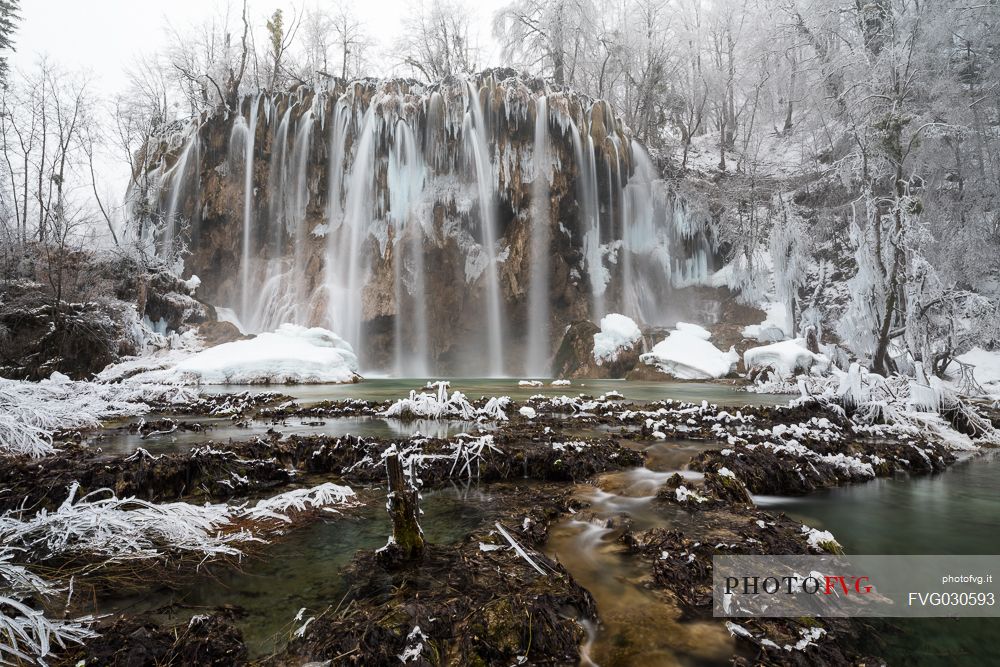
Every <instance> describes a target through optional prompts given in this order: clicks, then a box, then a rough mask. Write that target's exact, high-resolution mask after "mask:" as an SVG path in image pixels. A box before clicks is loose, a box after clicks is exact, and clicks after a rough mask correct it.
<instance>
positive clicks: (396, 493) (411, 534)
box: [385, 451, 424, 560]
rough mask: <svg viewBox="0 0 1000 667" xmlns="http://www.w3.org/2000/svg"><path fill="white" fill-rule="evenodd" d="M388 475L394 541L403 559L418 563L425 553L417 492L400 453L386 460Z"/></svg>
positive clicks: (393, 453) (387, 457)
mask: <svg viewBox="0 0 1000 667" xmlns="http://www.w3.org/2000/svg"><path fill="white" fill-rule="evenodd" d="M385 468H386V472H387V473H388V475H389V516H390V518H391V519H392V540H393V542H394V544H395V547H396V549H395V550H396V551H397V553H398V555H399V557H400V558H402V559H403V560H417V559H419V558H421V557H422V556H423V553H424V534H423V531H422V530H420V524H419V523H418V522H417V513H418V511H419V510H418V508H417V490H416V489H415V488H412V487H410V486H409V485H408V484H407V483H406V478H405V477H404V475H403V466H402V464H401V463H400V462H399V454H397V453H396V452H395V451H394V452H392V453H391V454H389V455H388V456H386V457H385Z"/></svg>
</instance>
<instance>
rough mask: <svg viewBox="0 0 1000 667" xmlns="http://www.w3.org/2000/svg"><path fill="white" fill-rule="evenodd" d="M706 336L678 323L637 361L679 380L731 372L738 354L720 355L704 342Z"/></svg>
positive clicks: (698, 329)
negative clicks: (674, 328)
mask: <svg viewBox="0 0 1000 667" xmlns="http://www.w3.org/2000/svg"><path fill="white" fill-rule="evenodd" d="M708 337H709V334H708V332H707V331H706V330H705V329H703V328H702V327H699V326H697V325H693V324H687V323H685V322H679V323H678V324H677V328H676V330H675V331H672V332H670V335H669V336H667V337H666V338H665V339H664V340H662V341H660V342H659V343H657V344H656V345H655V346H653V349H652V351H650V352H648V353H646V354H644V355H642V356H641V357H640V360H641V361H642V362H643V363H645V364H647V365H649V366H655V367H656V368H657V369H658V370H660V371H662V372H664V373H667V374H669V375H672V376H674V377H675V378H679V379H682V380H708V379H712V378H720V377H723V376H725V375H728V374H729V373H730V372H732V370H733V368H734V367H735V366H736V363H737V362H738V361H739V359H740V357H739V354H737V353H736V351H735V350H733V349H730V350H729V351H728V352H723V351H722V350H720V349H719V348H717V347H715V346H714V345H712V343H711V342H709V340H708Z"/></svg>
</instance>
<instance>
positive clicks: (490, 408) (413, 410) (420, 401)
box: [385, 382, 510, 421]
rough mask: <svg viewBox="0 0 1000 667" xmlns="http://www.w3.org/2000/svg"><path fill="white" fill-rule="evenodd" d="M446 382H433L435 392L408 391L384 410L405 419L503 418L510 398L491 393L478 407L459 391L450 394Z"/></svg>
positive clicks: (386, 414) (389, 414)
mask: <svg viewBox="0 0 1000 667" xmlns="http://www.w3.org/2000/svg"><path fill="white" fill-rule="evenodd" d="M448 387H449V383H447V382H436V383H434V384H433V388H434V390H435V393H429V392H426V391H422V392H419V393H417V392H416V391H411V392H410V395H409V397H407V398H401V399H399V400H398V401H396V402H395V403H393V404H392V405H390V406H389V407H388V408H387V409H386V411H385V416H386V417H400V418H404V419H418V418H430V419H462V420H483V421H487V420H488V421H506V420H507V413H506V409H507V407H508V406H509V405H510V398H508V397H506V396H500V397H496V396H494V397H492V398H490V399H489V400H488V401H487V402H486V404H485V405H483V407H481V408H477V407H476V406H474V405H473V404H472V403H470V402H469V400H468V399H467V398H466V397H465V394H463V393H462V392H460V391H454V392H452V393H451V395H450V396H449V394H448Z"/></svg>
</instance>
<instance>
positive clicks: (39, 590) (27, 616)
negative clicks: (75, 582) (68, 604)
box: [0, 548, 96, 664]
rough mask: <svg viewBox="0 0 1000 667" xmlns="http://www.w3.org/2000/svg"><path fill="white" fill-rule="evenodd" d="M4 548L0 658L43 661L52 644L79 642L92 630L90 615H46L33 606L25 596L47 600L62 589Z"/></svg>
mask: <svg viewBox="0 0 1000 667" xmlns="http://www.w3.org/2000/svg"><path fill="white" fill-rule="evenodd" d="M11 555H12V554H11V552H10V550H8V549H6V548H5V549H3V550H0V581H2V583H3V592H2V593H0V662H2V663H3V664H18V662H19V661H24V662H25V663H27V664H44V662H43V661H44V659H45V658H47V657H48V656H49V655H50V654H51V653H52V652H53V649H55V648H65V647H66V646H68V645H70V644H74V643H76V644H79V643H81V642H83V641H85V640H87V639H90V638H91V637H94V636H96V633H95V632H94V631H92V630H91V629H90V625H91V623H92V622H93V620H94V619H92V618H89V617H87V618H79V619H75V620H64V619H58V618H49V617H47V616H46V615H45V613H44V612H43V611H40V610H38V609H35V608H33V607H32V606H31V605H30V604H29V600H32V601H35V602H38V601H43V600H44V601H47V600H49V599H51V598H54V597H56V596H57V595H59V594H60V593H62V591H61V590H60V589H58V588H57V587H56V586H54V585H53V584H51V583H49V582H47V581H45V580H44V579H42V578H41V577H39V576H38V575H36V574H34V573H33V572H31V571H30V570H28V569H26V568H25V567H23V566H21V565H17V564H15V563H13V562H12V561H11Z"/></svg>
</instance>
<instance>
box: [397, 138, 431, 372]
mask: <svg viewBox="0 0 1000 667" xmlns="http://www.w3.org/2000/svg"><path fill="white" fill-rule="evenodd" d="M393 137H394V139H395V142H394V143H393V146H392V149H391V151H390V154H389V168H388V173H387V182H388V185H389V217H390V219H391V220H392V222H393V232H394V237H395V248H394V251H395V253H396V261H394V262H393V293H394V296H395V300H396V321H395V340H394V348H395V349H394V355H395V368H396V373H397V374H399V375H401V376H402V375H411V376H414V377H424V376H426V375H427V374H428V372H429V368H428V363H427V349H428V342H429V341H428V331H427V287H426V281H425V276H424V227H423V220H422V218H421V215H420V213H421V210H420V208H419V207H418V203H419V201H420V198H421V196H422V195H423V190H424V184H425V183H426V177H427V174H426V166H425V165H424V160H423V156H422V155H421V154H420V151H419V149H418V147H417V140H416V137H415V135H414V133H413V129H412V128H411V127H410V126H409V125H408V124H407V123H406V122H405V121H403V120H402V119H400V120H398V121H396V126H395V128H394V132H393ZM407 260H408V261H407ZM404 268H406V269H408V271H407V272H406V273H407V274H408V276H404ZM406 307H408V308H406ZM404 312H406V313H407V314H408V315H409V317H406V316H404V315H403V313H404ZM404 321H405V322H406V323H408V324H409V326H406V325H404ZM404 329H410V331H412V336H407V335H406V331H404ZM406 340H409V341H410V342H411V344H410V345H409V346H407V345H406V344H405V341H406Z"/></svg>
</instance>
